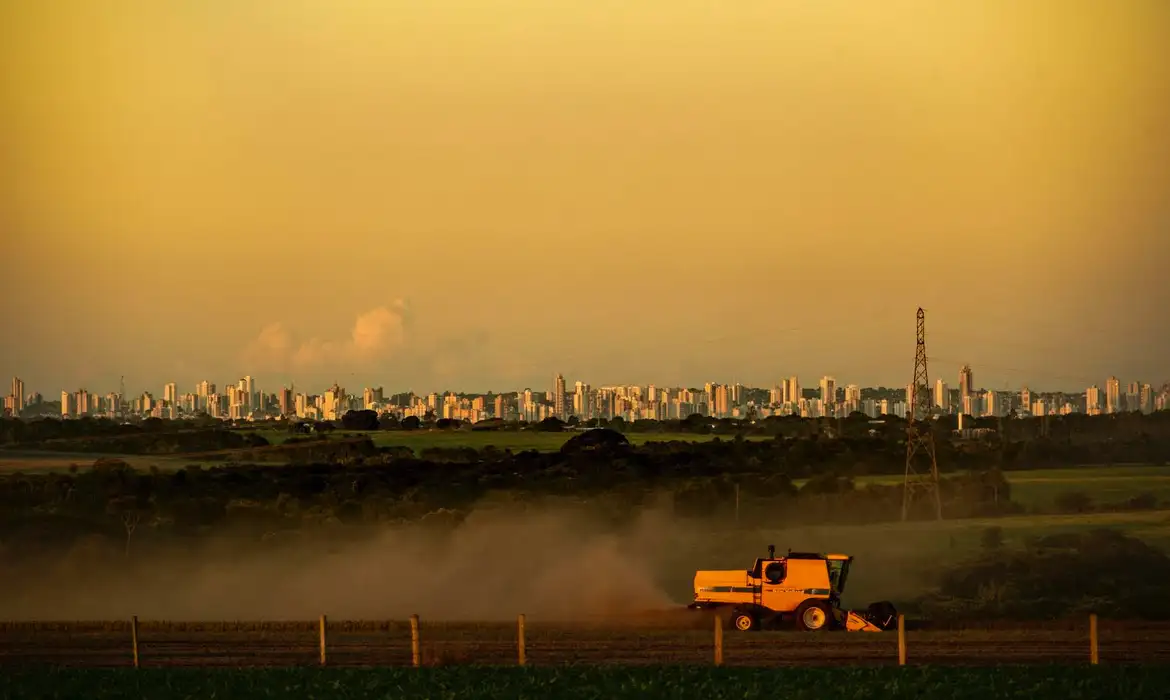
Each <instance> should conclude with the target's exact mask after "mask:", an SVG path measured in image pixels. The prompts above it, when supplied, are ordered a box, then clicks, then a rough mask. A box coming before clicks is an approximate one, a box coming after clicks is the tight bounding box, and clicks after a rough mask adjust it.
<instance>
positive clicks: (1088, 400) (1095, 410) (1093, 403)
mask: <svg viewBox="0 0 1170 700" xmlns="http://www.w3.org/2000/svg"><path fill="white" fill-rule="evenodd" d="M1085 413H1087V414H1089V415H1090V416H1095V415H1098V414H1100V413H1101V389H1100V388H1098V387H1097V385H1096V384H1094V385H1093V386H1091V387H1089V388H1088V389H1086V390H1085Z"/></svg>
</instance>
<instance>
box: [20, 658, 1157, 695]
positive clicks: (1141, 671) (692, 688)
mask: <svg viewBox="0 0 1170 700" xmlns="http://www.w3.org/2000/svg"><path fill="white" fill-rule="evenodd" d="M1167 687H1170V670H1168V669H1167V667H1149V666H1138V667H1134V666H1001V667H997V668H956V667H945V666H929V667H917V668H897V667H895V668H856V667H854V668H832V669H829V668H817V669H813V668H800V669H744V668H734V669H733V668H711V667H708V668H701V667H693V666H692V667H679V666H666V667H659V668H651V667H634V668H629V667H608V668H597V667H577V668H474V667H453V668H423V669H233V670H221V671H215V672H206V671H198V670H194V669H140V670H137V671H135V670H133V669H88V670H78V669H68V670H17V671H15V672H12V673H6V674H2V675H0V697H2V698H6V699H10V700H18V699H21V700H23V699H25V698H29V699H31V698H50V697H55V698H92V699H93V700H113V699H114V698H134V699H135V700H138V699H139V698H144V699H149V698H159V699H160V700H173V699H176V698H216V699H217V700H228V699H230V698H247V699H248V700H254V699H258V698H271V699H273V700H277V699H283V698H288V699H289V700H304V699H305V698H344V699H346V700H365V699H366V698H369V699H371V700H372V699H374V698H395V700H398V699H401V698H427V699H428V700H438V699H440V698H451V699H452V700H454V699H455V698H459V699H460V700H466V699H468V698H501V699H502V698H508V699H509V700H512V699H516V698H522V699H528V698H531V699H532V700H551V699H552V698H582V699H584V698H590V699H595V698H606V699H607V700H610V699H613V700H622V699H624V698H639V699H644V698H676V699H678V700H684V699H689V698H695V699H696V700H699V699H702V700H723V699H725V698H728V699H730V698H745V697H746V698H753V697H760V698H768V697H784V698H785V699H786V700H805V699H807V700H824V699H825V698H826V697H850V698H860V697H865V698H906V697H921V698H931V699H932V700H967V699H968V698H969V699H971V700H986V699H987V698H1030V699H1031V700H1047V699H1048V698H1052V699H1053V700H1056V699H1057V698H1059V699H1060V700H1065V699H1067V698H1125V699H1126V700H1145V699H1146V698H1150V699H1153V698H1158V699H1159V700H1161V699H1162V698H1165V697H1166V695H1165V693H1166V688H1167Z"/></svg>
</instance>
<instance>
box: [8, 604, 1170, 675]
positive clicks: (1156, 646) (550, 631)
mask: <svg viewBox="0 0 1170 700" xmlns="http://www.w3.org/2000/svg"><path fill="white" fill-rule="evenodd" d="M713 619H714V625H713V626H712V627H708V626H707V624H703V625H702V627H696V626H695V625H690V626H680V625H639V624H616V625H615V624H601V623H598V624H567V623H554V622H533V621H529V620H526V619H525V616H524V615H520V616H518V618H517V619H516V620H515V621H514V622H508V623H487V622H485V623H468V622H445V621H434V622H429V623H425V622H423V621H422V620H420V619H419V617H418V616H412V617H411V618H410V619H409V620H398V621H352V620H345V621H333V620H329V619H328V618H327V617H325V616H322V617H321V618H320V619H319V620H315V621H297V622H166V621H149V620H144V621H139V620H138V618H131V619H130V620H124V621H105V622H8V623H0V665H10V666H11V665H21V666H28V665H53V666H99V667H101V666H105V667H116V666H130V667H151V666H165V667H175V666H305V665H322V666H343V667H353V666H416V667H421V666H444V665H461V664H476V665H516V664H520V665H530V664H537V665H563V664H588V665H655V664H658V665H666V664H687V665H695V664H715V665H734V666H796V665H841V664H864V665H895V664H901V665H907V664H951V665H988V664H1001V663H1017V664H1018V663H1087V664H1097V663H1101V662H1108V663H1170V625H1168V624H1164V623H1142V622H1137V621H1129V622H1122V621H1100V622H1099V621H1098V619H1097V617H1096V616H1095V615H1090V616H1088V617H1087V618H1080V619H1079V620H1076V621H1071V622H1070V621H1065V622H1063V623H1060V624H1056V625H1052V624H1049V625H1043V624H1037V625H1033V626H1028V627H1023V626H1021V627H1014V628H1007V629H1005V628H995V627H981V628H978V629H972V628H955V629H945V630H908V629H907V626H906V624H905V618H904V617H901V616H900V617H899V619H898V626H897V628H896V629H894V630H890V631H885V632H844V631H819V632H786V631H785V632H739V631H737V630H734V629H733V628H727V629H725V628H724V626H723V624H722V622H721V620H720V618H718V617H713Z"/></svg>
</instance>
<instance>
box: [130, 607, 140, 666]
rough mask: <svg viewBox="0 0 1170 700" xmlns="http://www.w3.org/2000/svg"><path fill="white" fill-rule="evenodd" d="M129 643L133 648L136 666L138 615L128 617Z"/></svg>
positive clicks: (136, 664)
mask: <svg viewBox="0 0 1170 700" xmlns="http://www.w3.org/2000/svg"><path fill="white" fill-rule="evenodd" d="M130 644H131V645H132V646H133V648H134V668H138V616H137V615H132V616H131V617H130Z"/></svg>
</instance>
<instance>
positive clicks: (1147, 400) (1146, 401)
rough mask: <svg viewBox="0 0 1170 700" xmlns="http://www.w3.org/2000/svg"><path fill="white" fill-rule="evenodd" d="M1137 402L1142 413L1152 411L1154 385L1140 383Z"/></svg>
mask: <svg viewBox="0 0 1170 700" xmlns="http://www.w3.org/2000/svg"><path fill="white" fill-rule="evenodd" d="M1139 403H1140V406H1139V410H1140V411H1141V412H1142V413H1152V412H1153V411H1154V387H1152V386H1150V385H1149V384H1142V390H1141V397H1140V399H1139Z"/></svg>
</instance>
